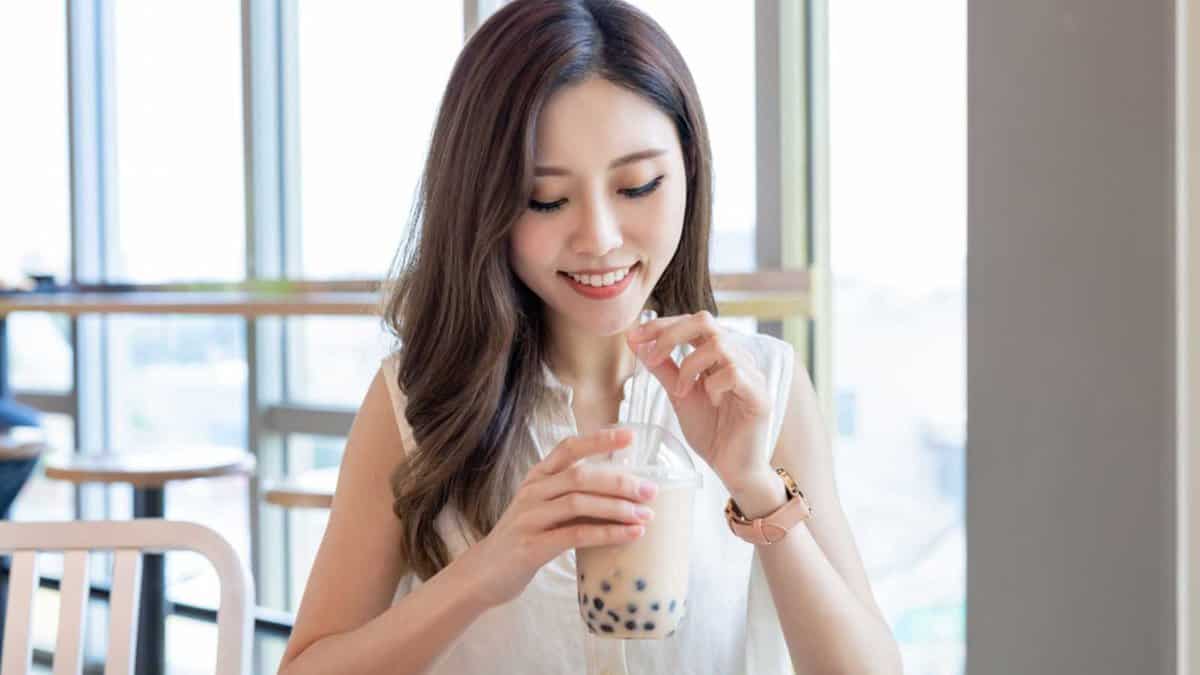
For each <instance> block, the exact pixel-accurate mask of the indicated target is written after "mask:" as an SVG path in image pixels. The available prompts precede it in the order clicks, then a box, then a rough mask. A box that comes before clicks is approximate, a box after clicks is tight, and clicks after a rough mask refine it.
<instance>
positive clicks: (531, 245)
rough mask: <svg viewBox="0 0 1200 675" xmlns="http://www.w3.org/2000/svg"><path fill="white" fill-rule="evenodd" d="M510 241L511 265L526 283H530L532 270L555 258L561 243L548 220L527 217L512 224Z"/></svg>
mask: <svg viewBox="0 0 1200 675" xmlns="http://www.w3.org/2000/svg"><path fill="white" fill-rule="evenodd" d="M510 241H511V246H510V248H511V252H512V260H513V267H514V268H515V269H516V272H517V276H519V277H521V279H522V280H523V281H525V283H526V285H529V284H530V277H532V276H534V274H533V272H534V270H536V269H537V268H538V267H540V266H542V265H545V264H546V263H547V262H548V261H552V260H554V259H555V258H556V256H557V251H558V247H559V246H560V244H561V242H559V241H557V239H556V235H555V228H553V227H552V226H551V225H550V223H549V222H547V221H539V220H537V219H533V218H529V217H523V218H521V219H520V220H518V221H517V222H516V224H515V225H513V230H512V235H511V240H510Z"/></svg>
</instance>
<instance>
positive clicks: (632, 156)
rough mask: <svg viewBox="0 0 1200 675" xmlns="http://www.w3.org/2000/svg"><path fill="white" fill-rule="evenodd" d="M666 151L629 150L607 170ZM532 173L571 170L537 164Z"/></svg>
mask: <svg viewBox="0 0 1200 675" xmlns="http://www.w3.org/2000/svg"><path fill="white" fill-rule="evenodd" d="M666 152H667V151H666V150H663V149H660V148H649V149H646V150H639V151H637V152H631V153H629V154H628V155H625V156H623V157H618V158H616V159H614V160H613V161H612V164H609V165H608V169H609V171H612V170H613V169H615V168H617V167H619V166H624V165H626V164H631V163H633V162H637V161H640V160H643V159H650V158H651V157H658V156H659V155H662V154H666ZM533 175H534V176H535V177H536V176H570V175H571V172H570V171H567V170H566V169H563V168H559V167H557V166H539V167H535V168H534V170H533Z"/></svg>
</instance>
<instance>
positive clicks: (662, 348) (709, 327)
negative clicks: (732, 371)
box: [637, 310, 721, 368]
mask: <svg viewBox="0 0 1200 675" xmlns="http://www.w3.org/2000/svg"><path fill="white" fill-rule="evenodd" d="M672 319H673V320H674V321H671V320H672ZM647 326H649V327H650V328H649V329H648V330H646V331H643V332H639V333H637V339H638V340H639V341H648V340H654V347H653V348H652V349H650V351H649V353H648V354H647V355H646V359H645V362H646V365H648V366H650V367H651V368H653V367H655V366H657V365H658V364H659V363H661V362H662V360H663V359H666V358H668V357H670V356H671V352H672V351H673V350H674V349H675V346H676V345H679V344H683V343H685V342H686V343H689V344H691V345H692V346H693V347H699V346H700V345H702V344H704V342H705V341H707V340H708V339H709V338H711V337H713V336H715V335H717V334H719V333H720V331H721V327H720V325H719V324H717V320H716V318H715V317H714V316H713V315H712V314H710V313H709V312H708V311H707V310H701V311H699V312H696V313H695V314H687V315H683V316H680V317H667V318H666V319H655V320H654V321H651V322H649V323H647V324H645V325H644V326H643V328H645V327H647Z"/></svg>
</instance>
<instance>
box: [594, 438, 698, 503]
mask: <svg viewBox="0 0 1200 675" xmlns="http://www.w3.org/2000/svg"><path fill="white" fill-rule="evenodd" d="M605 428H606V429H629V430H631V431H633V441H632V442H631V443H630V444H629V445H628V446H626V447H624V448H620V449H618V450H615V451H613V452H610V453H607V454H602V455H592V456H591V457H588V458H587V459H586V460H584V461H587V462H591V463H596V464H615V465H617V466H620V467H623V468H626V469H627V470H628V471H629V472H630V473H632V474H634V475H636V476H640V477H642V478H649V479H651V480H653V481H655V482H656V483H658V484H659V485H661V486H683V487H694V488H699V487H700V486H701V485H702V484H703V479H702V475H701V473H700V471H699V470H697V468H696V463H695V461H694V460H693V459H692V455H691V453H690V452H688V449H687V447H686V446H685V445H684V444H683V442H682V441H680V440H679V438H678V437H677V436H676V435H675V434H673V433H671V432H670V431H669V430H667V429H666V428H664V427H661V426H659V425H657V424H650V423H646V422H626V423H622V424H613V425H609V426H607V427H605Z"/></svg>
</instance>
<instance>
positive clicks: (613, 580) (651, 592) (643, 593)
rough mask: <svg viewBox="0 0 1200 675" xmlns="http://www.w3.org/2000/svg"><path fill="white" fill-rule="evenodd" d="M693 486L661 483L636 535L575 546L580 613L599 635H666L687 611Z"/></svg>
mask: <svg viewBox="0 0 1200 675" xmlns="http://www.w3.org/2000/svg"><path fill="white" fill-rule="evenodd" d="M694 494H695V488H694V486H692V485H686V484H677V485H669V484H665V485H664V484H660V486H659V491H658V495H657V496H656V497H655V498H654V499H653V500H652V501H650V502H647V505H648V506H649V507H650V508H652V509H654V519H653V520H651V521H649V522H647V523H646V532H645V534H643V535H642V536H641V537H640V538H639V539H637V540H635V541H632V542H628V543H624V544H614V545H609V546H593V547H588V548H581V549H576V551H575V564H576V570H577V571H576V575H577V578H578V584H579V593H578V595H579V597H578V601H579V613H580V616H581V617H582V618H583V620H584V622H585V623H586V624H587V627H588V631H589V632H591V633H594V634H596V635H598V636H599V637H611V638H624V639H657V638H664V637H669V636H670V635H671V634H672V633H674V632H675V629H676V628H677V627H678V626H679V621H680V619H682V618H683V616H684V614H685V613H686V612H687V590H688V542H689V539H690V535H691V525H692V498H693V496H694Z"/></svg>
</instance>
